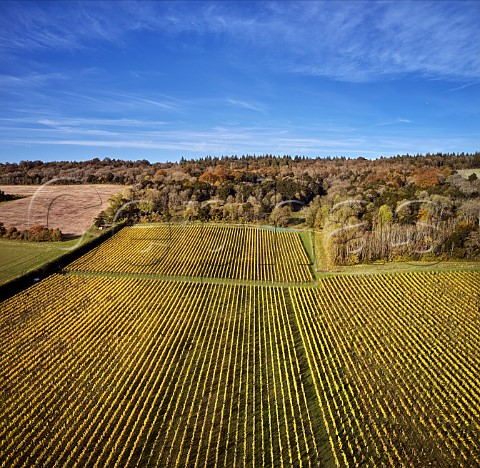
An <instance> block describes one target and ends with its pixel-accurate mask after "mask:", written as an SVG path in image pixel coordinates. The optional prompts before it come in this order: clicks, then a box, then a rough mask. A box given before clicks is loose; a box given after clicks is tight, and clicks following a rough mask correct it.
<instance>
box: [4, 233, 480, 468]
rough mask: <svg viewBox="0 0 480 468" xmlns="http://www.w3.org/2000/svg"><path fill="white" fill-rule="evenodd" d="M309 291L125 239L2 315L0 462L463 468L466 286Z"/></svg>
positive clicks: (384, 283)
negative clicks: (167, 277) (199, 278)
mask: <svg viewBox="0 0 480 468" xmlns="http://www.w3.org/2000/svg"><path fill="white" fill-rule="evenodd" d="M195 236H197V241H196V244H195V242H194V239H195ZM279 259H280V260H279ZM267 267H268V268H267ZM113 273H114V274H113ZM188 274H190V275H192V276H193V277H198V276H202V278H204V281H202V282H200V281H198V280H197V279H196V278H193V277H192V278H188V277H187V275H188ZM162 275H164V276H169V279H168V280H167V279H165V278H163V277H162ZM309 275H311V273H310V269H309V265H308V258H307V256H306V254H305V251H304V250H303V246H302V244H301V241H300V240H299V238H298V236H297V235H296V234H292V233H289V232H280V231H268V230H260V229H256V228H244V227H242V228H234V227H231V226H230V227H227V226H225V227H217V226H208V227H207V226H200V225H197V226H181V227H180V226H178V227H173V226H167V225H165V226H154V227H134V228H127V229H123V230H122V231H120V232H119V233H118V234H116V235H115V236H113V237H112V238H110V239H109V240H108V241H107V242H105V243H104V244H102V245H101V246H100V247H99V248H97V249H95V250H93V251H91V252H90V253H88V254H87V255H85V256H83V257H81V258H80V259H78V260H77V261H75V262H74V263H73V264H71V265H70V266H69V267H68V268H67V270H66V271H65V272H63V273H62V274H55V275H52V276H50V277H48V278H46V279H45V280H43V281H41V282H39V283H38V284H36V285H34V286H32V287H30V288H29V289H26V290H24V291H23V292H21V293H19V294H17V295H15V296H13V297H12V298H10V299H8V300H6V301H4V302H3V303H0V376H1V384H2V385H1V392H2V395H1V401H2V405H1V406H0V466H5V467H17V466H25V467H30V466H42V467H43V466H58V467H60V466H62V467H63V466H69V467H74V466H78V467H85V466H87V467H90V466H92V467H95V466H98V467H104V466H118V467H124V466H132V467H133V466H135V467H141V466H145V467H150V466H159V467H169V466H172V467H174V466H175V467H176V466H178V467H184V466H192V467H197V466H229V467H231V466H288V467H290V466H316V467H318V466H321V467H329V466H348V467H355V466H360V465H364V466H391V467H397V466H405V467H407V466H408V467H410V466H411V467H420V466H435V467H450V466H451V467H473V466H479V465H480V445H479V444H478V440H480V412H479V408H480V384H479V380H478V375H479V374H480V354H479V353H480V351H479V345H480V328H479V320H480V273H478V272H460V271H457V272H424V273H402V274H395V275H393V274H392V275H370V276H360V275H352V276H332V277H329V278H323V279H321V280H320V281H319V282H318V283H316V284H315V283H312V282H308V281H309V280H310V279H311V276H309ZM209 278H215V280H213V279H212V280H209ZM222 278H223V280H222ZM232 279H234V280H240V279H243V280H249V281H250V282H249V283H246V284H245V283H243V284H239V283H240V281H238V282H237V283H236V282H235V281H232ZM254 280H257V281H256V282H254ZM266 281H275V284H267V283H266ZM277 282H278V283H277ZM282 282H285V283H287V282H288V284H281V283H282ZM294 282H297V283H298V285H294V284H293V283H294Z"/></svg>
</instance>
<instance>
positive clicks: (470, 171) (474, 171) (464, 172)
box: [457, 169, 480, 179]
mask: <svg viewBox="0 0 480 468" xmlns="http://www.w3.org/2000/svg"><path fill="white" fill-rule="evenodd" d="M457 172H458V173H459V174H460V175H461V176H462V177H464V178H465V179H468V176H469V175H471V174H477V177H478V178H479V179H480V169H460V170H459V171H457Z"/></svg>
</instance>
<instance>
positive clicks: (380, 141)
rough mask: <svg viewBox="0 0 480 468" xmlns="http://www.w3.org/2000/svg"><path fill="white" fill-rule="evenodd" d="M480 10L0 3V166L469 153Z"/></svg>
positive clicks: (479, 115) (479, 116) (449, 5)
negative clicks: (254, 156)
mask: <svg viewBox="0 0 480 468" xmlns="http://www.w3.org/2000/svg"><path fill="white" fill-rule="evenodd" d="M478 24H480V2H477V1H472V2H462V1H454V2H447V1H441V2H419V1H415V2H407V1H399V2H387V1H381V2H361V1H353V2H347V1H332V2H315V1H307V2H292V3H289V2H285V1H281V2H273V1H272V2H246V1H241V2H234V1H224V2H200V1H193V2H179V1H176V2H130V1H128V2H99V3H97V2H93V1H87V2H73V1H68V2H64V3H63V2H59V1H56V2H51V3H49V2H27V1H22V2H8V1H3V2H0V104H1V105H0V162H7V161H8V162H17V161H20V160H36V159H41V160H47V161H51V160H85V159H91V158H93V157H99V158H103V157H106V156H108V157H110V158H122V159H133V160H136V159H144V158H146V159H148V160H150V161H152V162H153V161H166V160H170V161H174V160H178V159H180V157H181V156H185V157H203V156H206V155H217V156H221V155H232V154H237V155H241V154H247V153H249V154H253V153H255V154H264V153H268V154H291V155H296V154H299V155H305V156H328V155H331V156H335V155H344V156H349V157H357V156H364V157H368V158H374V157H379V156H382V155H383V156H390V155H395V154H398V153H400V154H402V153H407V152H408V153H410V154H412V153H426V152H437V151H443V152H462V151H464V152H474V151H477V150H480V144H479V135H480V41H479V39H478Z"/></svg>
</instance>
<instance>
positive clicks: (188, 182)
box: [0, 152, 480, 264]
mask: <svg viewBox="0 0 480 468" xmlns="http://www.w3.org/2000/svg"><path fill="white" fill-rule="evenodd" d="M478 168H480V153H478V152H477V153H473V154H464V153H461V154H443V153H438V154H426V155H408V154H407V155H397V156H394V157H390V158H379V159H375V160H368V159H365V158H356V159H349V158H344V157H336V158H305V157H299V156H295V157H291V156H288V155H287V156H274V155H261V156H258V155H243V156H228V157H226V156H224V157H210V156H209V157H205V158H200V159H185V158H182V159H181V160H180V161H178V162H166V163H150V162H148V161H147V160H144V159H143V160H139V161H122V160H116V159H109V158H104V159H103V160H100V159H98V158H95V159H92V160H90V161H84V162H54V163H42V162H40V161H33V162H25V161H23V162H21V163H19V164H8V163H7V164H0V184H9V183H18V184H30V183H31V184H36V183H44V182H47V181H49V180H52V179H55V178H58V179H59V183H65V182H70V183H118V184H124V185H128V186H129V187H128V189H126V191H125V193H124V194H122V195H118V196H115V197H112V199H111V204H110V207H109V208H108V209H107V210H105V212H102V213H101V214H100V215H99V217H98V218H97V220H96V224H97V225H99V226H100V225H105V224H109V223H111V222H112V221H114V218H115V221H119V220H121V219H129V220H130V221H132V222H136V221H142V222H149V221H201V222H209V221H215V222H229V223H257V224H271V225H275V226H282V227H283V226H299V227H306V228H314V229H316V230H318V231H319V232H321V233H322V237H323V239H324V242H325V243H326V244H327V246H328V249H327V250H328V252H329V253H330V255H331V257H332V258H331V261H332V262H333V263H336V264H348V263H357V262H364V261H375V260H395V259H406V258H427V257H432V256H434V257H436V258H438V257H445V258H451V257H455V258H477V257H479V255H480V245H479V223H480V181H479V179H478V176H477V173H478V174H480V171H476V169H478ZM132 201H135V202H134V203H132ZM122 207H123V208H122Z"/></svg>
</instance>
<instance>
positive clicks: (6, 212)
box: [0, 185, 125, 235]
mask: <svg viewBox="0 0 480 468" xmlns="http://www.w3.org/2000/svg"><path fill="white" fill-rule="evenodd" d="M0 190H3V191H4V192H5V193H8V194H12V195H26V198H22V199H19V200H12V201H9V202H4V203H0V222H2V223H3V224H4V226H5V227H9V226H15V227H16V228H17V229H19V230H23V229H27V228H29V227H31V226H34V225H37V224H41V225H43V226H46V227H48V228H59V229H60V230H61V231H62V233H63V234H65V235H80V234H82V233H84V232H85V231H86V230H87V229H88V228H89V227H90V226H91V225H92V224H93V221H94V219H95V217H96V216H97V215H98V214H99V213H100V211H102V210H104V209H105V208H106V207H107V206H108V199H109V198H110V197H111V196H112V195H115V194H117V193H120V192H122V191H123V190H125V187H124V186H120V185H41V186H36V185H0Z"/></svg>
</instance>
